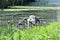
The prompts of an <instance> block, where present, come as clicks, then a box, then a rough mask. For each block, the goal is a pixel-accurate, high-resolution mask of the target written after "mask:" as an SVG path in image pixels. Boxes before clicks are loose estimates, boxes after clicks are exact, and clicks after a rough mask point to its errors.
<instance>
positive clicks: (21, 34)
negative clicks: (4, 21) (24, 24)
mask: <svg viewBox="0 0 60 40" xmlns="http://www.w3.org/2000/svg"><path fill="white" fill-rule="evenodd" d="M10 27H12V29H11V30H10ZM0 40H60V21H58V22H54V23H49V24H48V25H43V26H33V27H31V28H30V29H28V28H26V29H18V28H16V27H15V26H14V25H12V26H11V23H10V24H8V26H7V27H0Z"/></svg>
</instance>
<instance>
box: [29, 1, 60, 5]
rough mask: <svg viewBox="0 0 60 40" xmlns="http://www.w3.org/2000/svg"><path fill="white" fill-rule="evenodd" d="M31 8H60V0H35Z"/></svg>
mask: <svg viewBox="0 0 60 40" xmlns="http://www.w3.org/2000/svg"><path fill="white" fill-rule="evenodd" d="M28 5H29V6H60V0H35V2H31V3H29V4H28Z"/></svg>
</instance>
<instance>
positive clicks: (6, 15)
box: [0, 10, 60, 26]
mask: <svg viewBox="0 0 60 40" xmlns="http://www.w3.org/2000/svg"><path fill="white" fill-rule="evenodd" d="M29 15H35V16H37V17H38V18H41V19H44V20H42V21H46V22H51V21H54V22H55V21H56V20H57V19H58V20H59V19H60V11H59V10H58V11H57V10H36V11H35V10H33V11H18V12H17V11H0V25H4V26H5V25H7V22H8V21H9V20H14V24H15V25H17V24H18V21H19V20H22V19H24V18H26V17H28V16H29ZM44 23H45V22H44Z"/></svg>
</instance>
